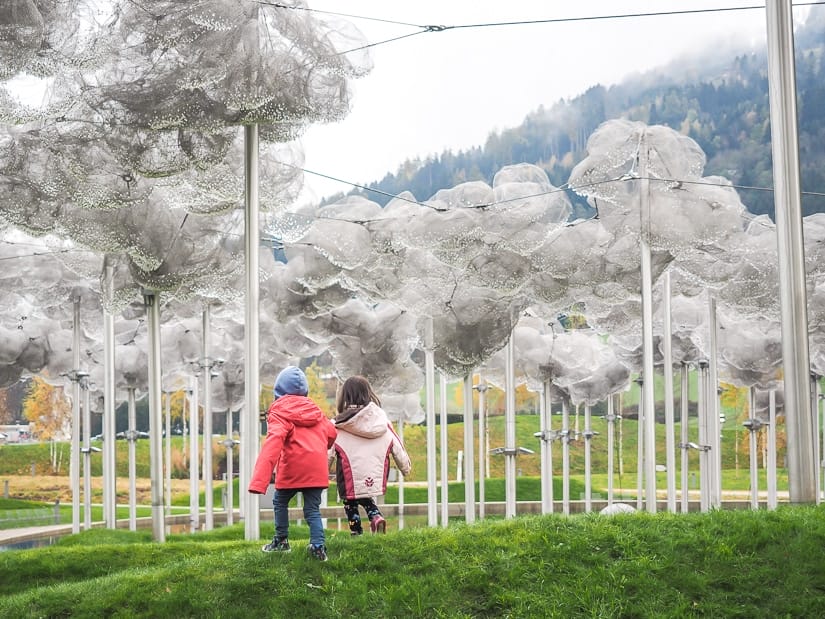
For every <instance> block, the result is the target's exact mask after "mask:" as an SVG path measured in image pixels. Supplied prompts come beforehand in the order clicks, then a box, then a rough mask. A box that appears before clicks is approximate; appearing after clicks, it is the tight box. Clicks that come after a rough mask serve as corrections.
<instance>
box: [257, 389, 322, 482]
mask: <svg viewBox="0 0 825 619" xmlns="http://www.w3.org/2000/svg"><path fill="white" fill-rule="evenodd" d="M266 423H267V433H266V440H265V441H264V444H263V447H262V448H261V453H260V454H259V455H258V460H257V461H256V462H255V469H254V470H253V471H252V478H251V480H250V482H249V492H252V493H254V494H264V493H265V492H266V488H267V486H268V485H269V481H270V479H271V478H272V472H273V471H275V488H276V489H283V490H286V489H290V488H326V487H328V486H329V466H328V464H327V451H328V450H329V449H330V448H331V447H332V445H333V444H334V443H335V437H336V435H337V431H336V430H335V426H334V425H333V424H332V422H331V421H330V420H329V419H327V418H326V417H325V416H324V413H323V411H322V410H321V409H320V408H318V406H317V405H316V404H315V402H313V401H312V400H310V399H309V398H307V397H305V396H302V395H285V396H281V397H280V398H278V399H277V400H275V402H273V403H272V406H270V407H269V411H268V412H267V417H266Z"/></svg>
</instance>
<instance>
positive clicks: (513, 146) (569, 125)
mask: <svg viewBox="0 0 825 619" xmlns="http://www.w3.org/2000/svg"><path fill="white" fill-rule="evenodd" d="M795 48H796V72H797V95H798V112H799V142H800V161H801V166H802V191H803V198H802V206H803V212H804V214H805V215H809V214H811V213H814V212H822V211H825V195H811V194H815V193H821V194H825V67H824V66H823V50H825V7H813V8H812V10H811V13H810V16H809V17H808V19H807V21H806V23H805V24H804V25H803V26H801V27H800V28H799V29H798V30H797V32H796V34H795ZM613 118H627V119H630V120H638V121H643V122H645V123H648V124H651V125H652V124H662V125H667V126H669V127H672V128H674V129H676V130H678V131H680V132H682V133H684V134H686V135H689V136H690V137H691V138H693V139H694V140H696V142H697V143H698V144H699V145H700V146H701V147H702V149H703V150H704V151H705V153H706V155H707V165H706V167H705V175H706V176H709V175H720V176H724V177H726V178H728V179H729V180H731V181H732V182H733V183H734V184H735V185H738V186H743V188H742V189H740V190H739V191H740V195H741V197H742V201H743V202H744V203H745V204H746V206H747V207H748V208H749V209H750V211H751V212H753V213H755V214H765V213H767V214H769V215H771V216H773V193H772V192H771V191H766V190H764V188H770V187H772V186H773V173H772V167H771V166H772V163H771V147H770V122H769V118H770V111H769V101H768V77H767V58H766V57H765V55H764V54H755V53H752V52H747V53H746V52H740V53H739V54H738V55H737V54H736V53H731V54H730V55H729V56H726V55H724V54H720V53H719V51H718V48H717V49H714V51H713V52H712V53H711V52H709V51H708V49H707V48H705V49H704V50H702V51H698V52H697V54H696V55H693V56H691V57H688V58H683V59H680V60H678V61H676V62H673V63H671V64H670V65H669V66H667V67H662V68H660V69H658V70H655V71H652V72H649V73H646V74H644V75H638V76H634V77H631V78H628V79H626V80H624V81H623V82H622V83H620V84H617V85H614V86H611V87H609V88H605V87H603V86H600V85H595V86H593V87H591V88H589V89H588V90H587V91H586V92H584V93H583V94H581V95H580V96H578V97H575V98H574V99H571V100H562V101H559V102H557V103H555V104H553V105H552V106H550V107H549V108H545V107H543V106H542V107H539V108H538V109H537V110H536V111H535V112H533V113H531V114H529V115H528V116H527V118H525V120H524V122H523V123H522V124H521V125H520V126H519V127H515V128H512V129H507V130H504V131H501V132H494V133H491V134H490V135H489V136H488V138H487V141H486V143H485V144H484V146H483V147H476V148H472V149H470V150H467V151H459V152H457V153H454V152H451V151H445V152H443V153H441V154H440V155H438V156H432V157H428V158H427V159H425V160H420V159H415V160H408V161H406V162H405V163H404V164H403V165H402V166H400V168H399V169H398V170H397V171H396V172H395V173H394V174H393V173H388V174H387V175H386V176H385V177H384V178H383V179H381V180H380V181H377V182H374V183H371V184H370V185H369V187H370V188H371V189H376V190H379V191H381V192H384V193H385V194H391V195H394V194H398V193H400V192H402V191H411V192H412V193H413V194H414V195H415V197H416V198H417V199H419V200H425V199H427V198H429V197H430V196H432V195H433V194H434V193H435V192H436V191H438V190H439V189H443V188H447V187H453V186H455V185H457V184H459V183H462V182H465V181H470V180H484V181H486V182H488V183H489V182H491V181H492V179H493V176H494V175H495V173H496V172H497V171H498V170H499V169H500V168H501V167H502V166H505V165H509V164H513V163H522V162H528V163H534V164H537V165H539V166H541V167H542V168H544V169H545V170H546V171H547V173H548V176H549V177H550V180H551V181H552V182H553V184H555V185H557V186H560V185H563V184H564V183H565V182H566V181H567V179H568V177H569V174H570V171H571V170H572V168H573V166H574V165H575V164H576V163H578V162H579V161H580V160H581V159H582V158H583V157H584V154H585V152H584V149H585V146H586V143H587V138H588V137H589V136H590V134H591V133H592V132H593V130H594V129H596V127H598V126H599V125H600V124H601V123H602V122H604V121H606V120H609V119H613ZM745 187H750V188H752V189H746V188H745ZM351 193H360V194H364V195H365V196H366V197H368V198H369V199H371V200H373V201H375V202H378V203H379V204H386V202H387V201H388V200H389V197H388V196H387V195H382V194H381V193H377V192H375V191H364V190H356V191H353V192H351ZM340 197H341V195H340V194H339V195H338V196H333V197H332V198H330V199H328V200H326V202H327V203H329V202H332V201H335V200H336V199H338V198H340ZM570 197H571V198H572V199H573V200H574V202H575V203H576V207H577V215H579V216H587V214H588V207H587V205H586V203H585V202H584V201H583V200H582V199H581V198H578V197H577V196H575V195H574V194H573V193H572V192H571V194H570Z"/></svg>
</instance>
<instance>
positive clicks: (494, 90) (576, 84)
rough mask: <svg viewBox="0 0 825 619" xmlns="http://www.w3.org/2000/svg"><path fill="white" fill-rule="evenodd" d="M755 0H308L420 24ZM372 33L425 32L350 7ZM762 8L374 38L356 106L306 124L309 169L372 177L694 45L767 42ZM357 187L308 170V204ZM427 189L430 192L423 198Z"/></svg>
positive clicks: (474, 140) (471, 141) (464, 144)
mask: <svg viewBox="0 0 825 619" xmlns="http://www.w3.org/2000/svg"><path fill="white" fill-rule="evenodd" d="M758 4H760V2H759V1H758V0H757V1H753V0H750V1H747V0H744V1H743V0H668V2H662V1H661V0H659V1H658V2H654V1H642V0H636V1H633V0H578V1H577V2H562V1H561V0H557V1H550V0H546V1H544V0H506V1H501V0H416V1H415V2H397V1H396V2H386V1H385V0H384V1H382V0H309V7H310V8H311V9H314V10H324V11H334V12H337V13H345V14H349V15H353V16H365V17H371V18H377V19H380V20H388V21H400V22H406V23H410V24H418V25H422V26H423V25H447V26H457V25H465V24H487V23H494V22H502V21H504V22H514V21H523V20H528V21H529V20H547V19H563V18H579V17H587V16H602V15H626V14H632V13H650V12H663V11H684V10H696V9H714V8H730V7H747V6H754V5H758ZM347 21H349V22H351V23H352V24H353V25H355V26H356V27H358V29H359V30H361V31H362V32H363V33H364V35H365V36H366V38H367V40H368V41H370V42H377V41H383V40H386V39H389V38H392V37H397V36H401V35H405V34H410V33H414V32H417V31H419V30H420V28H418V27H414V26H398V25H391V24H388V23H384V22H379V21H369V20H365V19H356V18H354V17H348V18H347ZM765 24H766V18H765V10H764V8H758V9H750V10H736V11H720V12H707V13H699V14H691V15H670V16H664V15H663V16H654V17H626V18H615V19H601V20H588V21H569V22H564V23H545V24H524V25H512V26H498V27H494V26H490V27H478V28H461V29H455V30H446V31H442V32H427V33H423V34H417V35H415V36H411V37H408V38H405V39H402V40H400V41H395V42H392V43H387V44H383V45H378V46H376V47H374V48H373V52H372V54H373V62H374V69H373V71H372V72H371V73H370V74H369V75H368V76H367V77H364V78H361V79H359V80H355V81H354V82H353V92H354V96H353V99H352V112H351V114H350V115H349V116H348V117H347V118H346V119H345V120H344V121H342V122H340V123H337V124H333V125H319V126H315V127H312V128H310V129H309V130H308V131H307V133H306V134H305V135H304V137H303V138H302V140H301V141H302V143H303V146H304V151H305V154H306V164H305V167H306V168H307V169H308V170H312V171H315V172H320V173H323V174H326V175H329V176H333V177H336V178H340V179H344V180H346V181H350V182H353V183H360V184H366V183H369V182H372V181H377V180H380V179H381V178H382V177H383V176H384V175H385V174H386V173H388V172H390V173H394V172H395V171H396V170H397V169H398V166H399V165H400V164H401V163H402V162H403V161H404V160H405V159H412V158H414V157H416V156H418V157H421V158H425V157H427V156H428V155H432V154H439V153H441V152H442V151H443V150H445V149H448V148H449V149H452V150H453V151H458V150H463V149H468V148H470V147H473V146H481V145H483V144H484V141H485V139H486V138H487V135H488V134H489V133H490V132H491V131H494V130H501V129H505V128H509V127H515V126H517V125H519V124H521V122H522V121H523V120H524V117H525V116H526V115H527V114H528V113H529V112H531V111H534V110H536V109H537V108H538V107H539V106H540V105H542V104H543V105H545V106H546V107H549V106H551V105H552V104H553V103H555V102H556V101H558V100H559V99H562V98H564V99H568V98H573V97H575V96H577V95H578V94H581V93H582V92H583V91H584V90H586V89H587V88H588V87H589V86H592V85H595V84H602V85H605V86H609V85H611V84H615V83H618V82H620V81H621V80H622V79H623V78H624V77H625V76H627V75H629V74H632V73H635V72H644V71H646V70H649V69H651V68H653V67H657V66H660V65H663V64H666V63H667V62H668V61H670V60H672V59H674V58H678V57H680V56H682V55H684V54H686V53H688V52H691V51H693V50H696V49H706V50H708V51H712V50H713V49H715V48H716V47H717V46H718V44H719V43H720V42H724V41H730V40H732V39H734V38H739V37H741V38H742V39H743V41H746V42H747V44H750V45H755V46H757V47H759V48H764V44H765V31H766V25H765ZM349 189H350V186H349V185H344V184H341V183H336V182H332V181H329V180H325V179H321V178H318V177H314V176H313V175H311V174H307V175H306V190H305V192H304V194H303V195H302V198H301V200H300V202H302V203H305V202H311V201H317V200H319V199H320V198H322V197H324V196H327V195H331V194H333V193H336V192H339V191H343V192H346V191H348V190H349ZM416 197H417V198H418V199H426V198H429V197H430V196H416Z"/></svg>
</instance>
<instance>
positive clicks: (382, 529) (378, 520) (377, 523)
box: [370, 516, 387, 533]
mask: <svg viewBox="0 0 825 619" xmlns="http://www.w3.org/2000/svg"><path fill="white" fill-rule="evenodd" d="M370 530H371V531H372V532H373V533H386V532H387V521H386V520H384V518H382V517H381V516H376V517H375V518H373V519H372V520H370Z"/></svg>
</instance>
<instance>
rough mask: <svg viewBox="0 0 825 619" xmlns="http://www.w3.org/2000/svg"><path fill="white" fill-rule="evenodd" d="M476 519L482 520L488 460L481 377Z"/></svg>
mask: <svg viewBox="0 0 825 619" xmlns="http://www.w3.org/2000/svg"><path fill="white" fill-rule="evenodd" d="M476 389H477V390H478V517H479V518H480V519H482V520H483V519H484V516H485V505H484V502H485V501H486V500H487V498H486V493H485V490H486V489H485V486H486V478H487V470H488V467H489V459H488V457H487V415H486V412H485V410H484V394H485V392H486V391H487V383H485V382H484V381H483V380H482V378H481V376H479V378H478V385H477V386H476Z"/></svg>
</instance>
